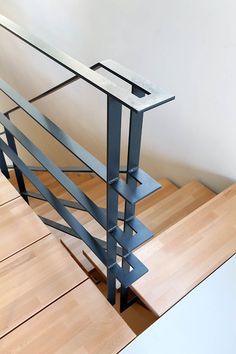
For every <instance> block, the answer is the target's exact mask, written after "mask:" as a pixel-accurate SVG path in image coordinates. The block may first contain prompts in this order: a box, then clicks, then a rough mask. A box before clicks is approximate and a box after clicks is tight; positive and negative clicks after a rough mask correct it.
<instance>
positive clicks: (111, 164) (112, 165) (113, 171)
mask: <svg viewBox="0 0 236 354" xmlns="http://www.w3.org/2000/svg"><path fill="white" fill-rule="evenodd" d="M121 114H122V104H121V103H120V102H119V101H117V100H116V99H115V98H114V97H112V96H110V95H108V96H107V299H108V300H109V302H110V303H111V304H112V305H114V304H115V297H116V278H115V276H114V275H113V273H112V272H111V271H110V267H111V266H112V265H113V264H114V263H115V262H116V247H117V243H116V241H115V240H114V238H113V237H111V236H110V235H109V232H110V231H111V230H113V229H114V228H115V227H116V226H117V220H118V193H117V192H116V191H115V190H114V189H113V188H112V187H111V186H110V183H111V182H114V181H115V180H117V179H118V178H119V169H120V139H121Z"/></svg>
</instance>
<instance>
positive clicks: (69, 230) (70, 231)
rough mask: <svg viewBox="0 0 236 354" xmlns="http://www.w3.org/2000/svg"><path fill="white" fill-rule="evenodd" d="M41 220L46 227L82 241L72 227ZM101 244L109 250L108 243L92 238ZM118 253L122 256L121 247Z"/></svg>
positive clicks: (49, 220) (44, 219)
mask: <svg viewBox="0 0 236 354" xmlns="http://www.w3.org/2000/svg"><path fill="white" fill-rule="evenodd" d="M39 217H40V219H41V220H42V222H43V223H44V224H45V225H48V226H50V227H52V228H54V229H57V230H59V231H62V232H64V233H66V234H68V235H71V236H73V237H76V238H78V239H81V238H80V236H79V235H77V233H76V232H75V231H74V230H73V229H72V228H71V227H68V226H66V225H63V224H60V223H58V222H56V221H54V220H51V219H48V218H45V217H44V216H40V215H39ZM92 237H93V238H94V239H95V240H96V241H97V242H98V243H99V244H100V246H101V247H102V248H104V249H105V251H106V249H107V243H106V241H104V240H101V239H99V238H97V237H95V236H92ZM116 253H117V255H118V256H122V249H121V248H120V247H117V250H116Z"/></svg>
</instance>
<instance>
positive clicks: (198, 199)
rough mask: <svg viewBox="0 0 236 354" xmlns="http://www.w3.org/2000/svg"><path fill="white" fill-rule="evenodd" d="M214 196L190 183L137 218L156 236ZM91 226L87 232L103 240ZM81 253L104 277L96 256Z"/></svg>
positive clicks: (102, 267) (102, 235) (102, 236)
mask: <svg viewBox="0 0 236 354" xmlns="http://www.w3.org/2000/svg"><path fill="white" fill-rule="evenodd" d="M214 196H215V193H213V192H212V191H210V190H209V189H208V188H207V187H205V186H204V185H202V184H201V183H199V182H197V181H192V182H190V183H188V184H186V185H185V186H184V187H182V188H180V189H178V190H176V191H175V192H174V193H171V194H170V195H169V196H166V197H165V198H164V199H162V200H160V201H159V202H156V203H155V204H152V205H151V206H150V207H149V208H148V209H146V210H144V211H143V212H141V213H138V214H137V216H138V219H139V220H140V221H142V222H143V223H144V224H145V225H146V226H147V227H148V228H149V229H150V230H151V231H152V232H153V233H154V234H155V236H157V235H159V234H160V233H161V232H162V231H163V230H166V229H167V228H169V227H171V226H172V225H174V224H175V223H177V222H178V221H179V220H181V219H182V218H184V217H185V216H186V215H188V214H190V213H191V212H192V211H193V210H195V209H196V208H198V207H199V206H201V205H202V204H204V203H205V202H207V201H208V200H210V199H211V198H212V197H214ZM92 225H95V223H94V222H91V223H89V224H88V225H86V226H89V230H90V231H93V233H94V234H95V235H97V236H98V237H100V238H103V239H105V233H104V232H103V234H102V232H101V228H100V227H99V226H97V229H94V230H92ZM155 236H154V237H155ZM141 247H143V246H141ZM83 253H84V255H85V257H86V258H87V259H88V260H89V261H90V262H91V263H92V264H93V266H94V267H95V268H96V269H97V270H99V271H100V272H101V273H102V274H103V276H106V267H105V266H104V264H103V263H102V262H101V261H100V260H99V259H98V258H97V257H96V255H95V254H94V253H93V252H92V251H91V250H89V249H88V248H87V247H84V252H83Z"/></svg>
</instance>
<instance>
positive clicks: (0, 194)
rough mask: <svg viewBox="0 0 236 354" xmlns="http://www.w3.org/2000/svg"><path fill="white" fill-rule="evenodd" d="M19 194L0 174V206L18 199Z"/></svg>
mask: <svg viewBox="0 0 236 354" xmlns="http://www.w3.org/2000/svg"><path fill="white" fill-rule="evenodd" d="M19 196H20V195H19V193H18V192H17V191H16V189H15V188H14V187H13V186H12V184H11V183H9V182H8V180H7V178H6V177H5V176H4V175H3V174H2V173H1V172H0V206H1V205H3V204H5V203H7V202H9V201H11V200H13V199H15V198H17V197H19Z"/></svg>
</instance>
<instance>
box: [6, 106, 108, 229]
mask: <svg viewBox="0 0 236 354" xmlns="http://www.w3.org/2000/svg"><path fill="white" fill-rule="evenodd" d="M0 123H1V124H2V125H3V126H4V127H5V128H6V129H7V131H9V132H10V133H11V135H13V136H14V137H15V138H16V139H17V140H18V141H19V142H20V144H21V145H22V146H24V148H25V149H26V150H27V151H29V152H30V154H31V155H32V156H34V157H35V159H36V160H37V161H39V162H40V163H41V164H42V165H43V166H44V167H45V168H46V169H47V170H48V171H49V172H50V174H51V175H52V176H53V177H54V178H55V179H56V180H57V181H58V182H59V183H60V184H61V185H62V186H63V187H64V188H65V189H66V190H67V191H68V192H69V193H70V194H71V195H72V196H73V197H74V198H75V200H76V201H77V202H79V203H80V204H81V205H82V206H83V207H84V208H85V209H86V210H87V211H88V212H89V214H90V215H91V216H92V217H94V219H96V220H97V222H98V223H99V224H100V225H101V226H102V227H103V228H104V229H106V226H107V223H106V214H105V213H104V210H102V209H100V208H99V207H98V206H97V205H96V204H95V203H94V202H93V201H92V200H91V199H90V198H88V197H87V196H86V194H84V193H83V192H82V191H81V190H80V189H79V188H78V187H77V186H76V185H75V184H74V183H73V182H72V181H71V180H70V179H69V178H68V177H67V176H66V175H65V174H64V173H63V172H62V171H61V170H60V169H59V168H58V167H57V166H56V165H55V164H54V163H53V162H51V161H50V160H49V159H48V158H47V157H46V156H45V155H44V154H43V153H42V152H41V151H40V150H39V149H38V148H37V146H35V145H34V144H33V143H32V142H31V141H30V140H29V139H28V138H27V137H26V135H24V134H23V133H22V132H21V131H20V130H19V129H18V128H17V127H16V126H15V125H14V124H13V123H12V122H11V121H10V120H8V119H7V118H6V117H5V116H4V115H3V114H2V113H1V114H0Z"/></svg>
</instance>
